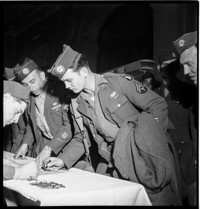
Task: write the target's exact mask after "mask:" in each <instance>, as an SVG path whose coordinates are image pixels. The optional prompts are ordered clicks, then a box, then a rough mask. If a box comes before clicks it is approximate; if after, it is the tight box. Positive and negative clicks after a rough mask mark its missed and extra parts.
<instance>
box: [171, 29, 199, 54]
mask: <svg viewBox="0 0 200 209" xmlns="http://www.w3.org/2000/svg"><path fill="white" fill-rule="evenodd" d="M173 43H174V46H175V48H176V50H177V52H178V53H179V54H180V55H181V54H182V53H183V52H184V51H185V50H186V49H188V48H190V47H191V46H193V45H195V44H196V43H197V31H195V32H191V33H185V34H184V35H182V36H181V37H180V38H178V39H177V40H176V41H174V42H173Z"/></svg>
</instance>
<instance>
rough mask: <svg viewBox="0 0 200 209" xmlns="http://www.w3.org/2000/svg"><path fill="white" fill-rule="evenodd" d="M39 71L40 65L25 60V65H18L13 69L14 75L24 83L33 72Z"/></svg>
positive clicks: (27, 59)
mask: <svg viewBox="0 0 200 209" xmlns="http://www.w3.org/2000/svg"><path fill="white" fill-rule="evenodd" d="M36 69H38V65H37V64H36V63H35V62H34V61H33V60H31V59H29V58H25V60H24V63H23V64H22V65H21V66H20V65H17V66H16V67H15V68H13V71H14V74H16V75H17V79H18V80H19V81H22V80H23V79H24V78H26V77H27V76H28V75H29V74H30V73H31V72H32V71H34V70H36Z"/></svg>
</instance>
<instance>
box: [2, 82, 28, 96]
mask: <svg viewBox="0 0 200 209" xmlns="http://www.w3.org/2000/svg"><path fill="white" fill-rule="evenodd" d="M3 93H4V94H6V93H9V94H11V95H12V96H13V97H17V98H20V99H24V100H27V99H29V94H30V87H28V86H23V85H22V84H20V83H18V82H15V81H3Z"/></svg>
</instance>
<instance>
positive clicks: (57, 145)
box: [47, 104, 73, 155]
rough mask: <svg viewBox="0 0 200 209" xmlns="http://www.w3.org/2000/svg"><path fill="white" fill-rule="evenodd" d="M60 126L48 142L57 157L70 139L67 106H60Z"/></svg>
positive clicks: (70, 129)
mask: <svg viewBox="0 0 200 209" xmlns="http://www.w3.org/2000/svg"><path fill="white" fill-rule="evenodd" d="M61 117H62V126H61V127H60V129H59V131H58V132H57V134H56V135H54V137H53V139H51V140H50V141H49V142H48V144H47V145H48V146H49V147H51V149H52V150H53V152H54V153H55V154H56V155H57V154H58V153H59V152H60V150H61V149H62V148H63V146H64V145H65V144H66V143H68V142H69V141H70V140H71V139H72V136H73V135H72V126H71V121H70V118H69V112H68V105H67V104H65V105H64V104H62V107H61Z"/></svg>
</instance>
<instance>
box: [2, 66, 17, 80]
mask: <svg viewBox="0 0 200 209" xmlns="http://www.w3.org/2000/svg"><path fill="white" fill-rule="evenodd" d="M4 73H5V77H6V79H7V80H9V81H11V80H13V79H15V78H16V77H15V75H14V72H13V69H12V68H7V67H5V70H4Z"/></svg>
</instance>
